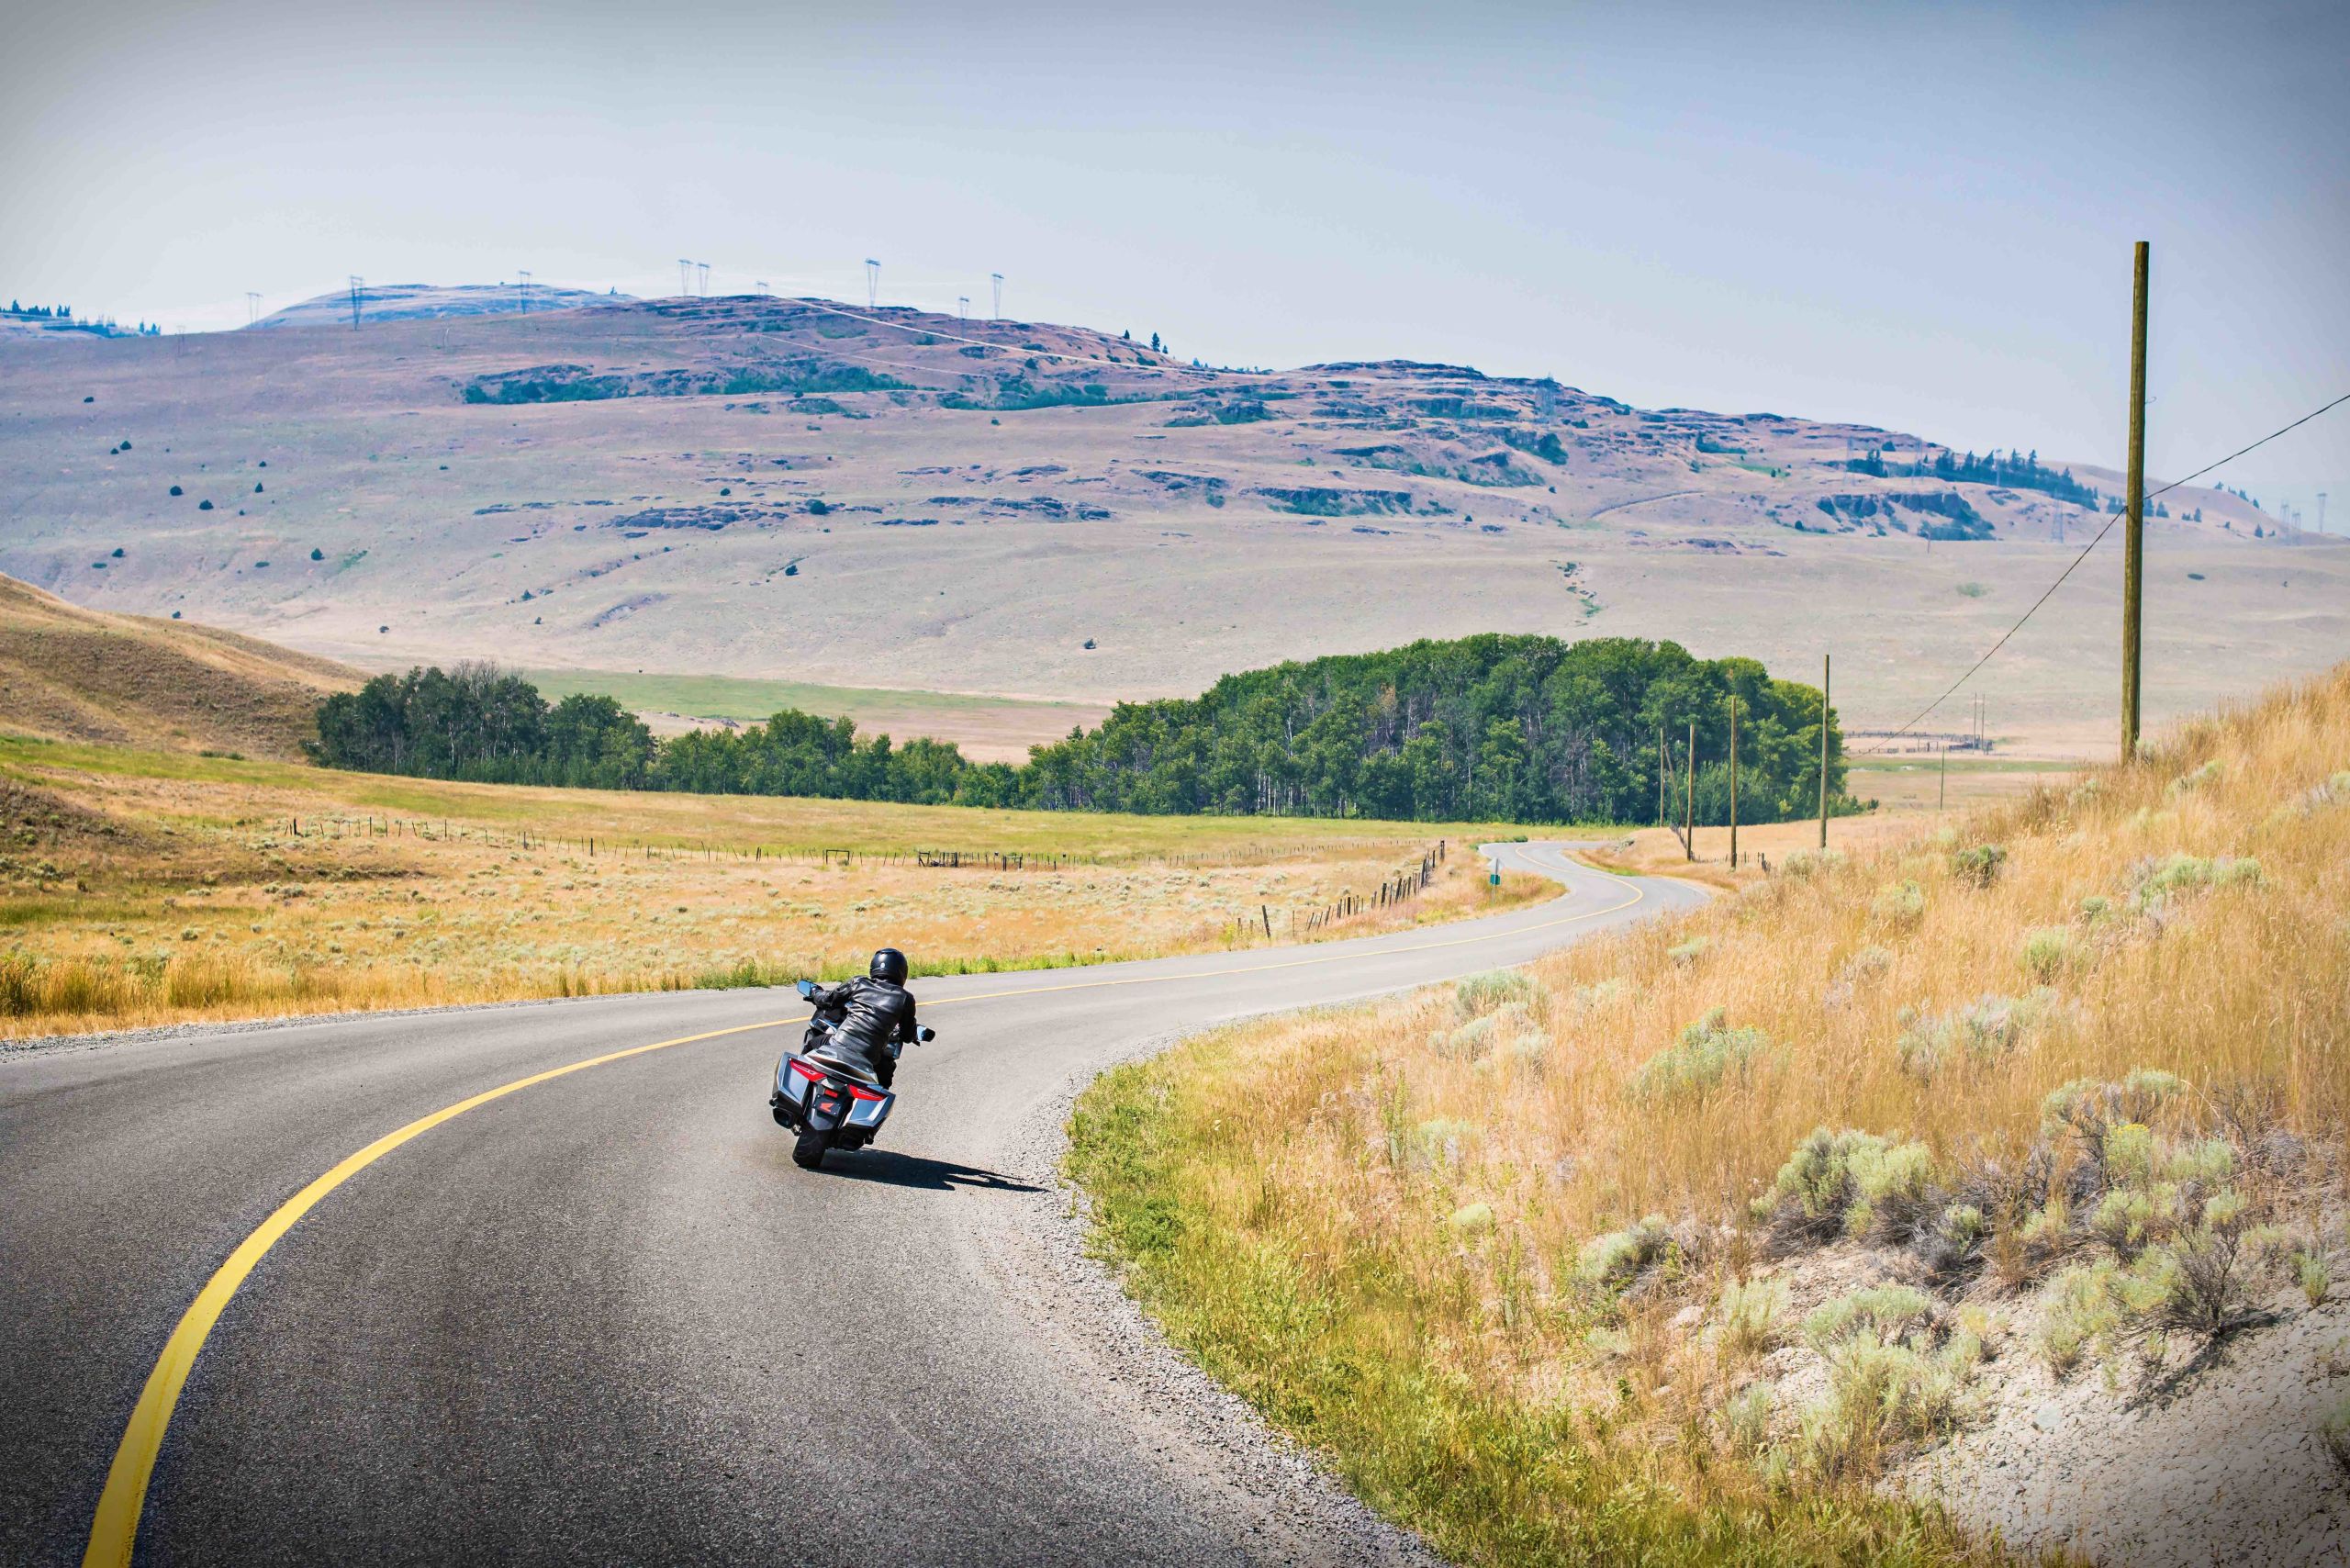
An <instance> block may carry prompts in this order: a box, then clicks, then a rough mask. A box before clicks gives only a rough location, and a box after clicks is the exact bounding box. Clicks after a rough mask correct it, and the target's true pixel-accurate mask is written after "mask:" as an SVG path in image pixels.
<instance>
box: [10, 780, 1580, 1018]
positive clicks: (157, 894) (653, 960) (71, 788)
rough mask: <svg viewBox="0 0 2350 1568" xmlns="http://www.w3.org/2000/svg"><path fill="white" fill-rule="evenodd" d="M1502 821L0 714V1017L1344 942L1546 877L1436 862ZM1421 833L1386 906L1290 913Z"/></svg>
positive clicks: (1366, 891) (1515, 899) (595, 987)
mask: <svg viewBox="0 0 2350 1568" xmlns="http://www.w3.org/2000/svg"><path fill="white" fill-rule="evenodd" d="M1503 831H1507V830H1496V829H1492V828H1486V829H1482V830H1481V829H1479V828H1476V827H1473V826H1467V827H1464V826H1462V825H1460V824H1433V823H1365V822H1348V823H1332V822H1302V821H1279V822H1267V821H1262V820H1257V819H1234V818H1223V817H1186V818H1170V817H1121V816H1113V815H1108V814H1102V813H1084V814H1078V813H1070V812H996V811H980V810H976V809H973V808H969V807H962V806H938V807H921V806H897V805H878V804H865V803H858V802H851V801H806V800H788V799H777V798H770V797H744V796H697V795H645V794H619V793H608V792H602V791H597V790H541V789H523V788H514V787H509V786H500V785H488V784H451V783H442V782H437V781H434V780H430V779H417V778H379V777H374V776H369V775H364V774H348V773H337V772H332V771H330V770H326V769H321V768H314V767H298V766H292V765H288V764H285V763H269V762H260V761H252V760H236V759H231V758H227V757H218V756H195V755H191V754H186V753H162V752H139V751H131V750H126V749H123V748H119V747H110V746H95V745H69V744H61V743H54V742H42V741H33V740H26V739H19V738H12V737H6V736H0V1037H5V1036H17V1035H39V1034H49V1033H55V1032H59V1031H64V1030H73V1029H87V1028H98V1027H106V1026H110V1025H127V1024H144V1023H160V1022H166V1021H171V1020H175V1019H184V1018H222V1017H240V1016H263V1015H269V1014H286V1013H308V1012H321V1011H331V1010H335V1009H341V1008H368V1007H395V1006H412V1005H418V1004H421V1003H428V1002H488V1001H499V1000H510V999H520V998H528V997H538V996H561V995H572V994H578V993H582V992H598V991H621V990H643V989H648V988H664V987H667V988H675V987H683V986H710V985H745V984H765V983H770V982H774V981H778V980H785V979H789V978H790V977H792V976H794V975H799V974H823V975H828V976H831V975H838V974H841V973H845V972H848V971H850V970H852V969H857V968H860V967H861V966H862V964H863V962H864V957H865V955H866V954H867V953H869V952H870V951H871V950H872V949H873V948H874V947H876V946H879V945H881V944H883V943H885V942H888V943H894V944H896V945H898V946H902V947H904V948H906V949H907V950H908V951H909V952H910V953H911V954H912V957H913V959H914V962H915V966H916V971H917V972H918V973H925V974H934V973H941V972H955V971H959V970H968V969H982V970H984V969H998V968H1026V967H1034V966H1054V965H1068V964H1086V963H1095V962H1099V961H1101V960H1103V959H1106V958H1139V957H1149V956H1156V955H1159V954H1166V953H1181V952H1194V951H1202V950H1211V949H1220V948H1224V947H1230V946H1264V945H1266V944H1267V943H1268V942H1270V941H1283V942H1287V941H1303V940H1318V939H1323V938H1326V937H1337V936H1349V935H1364V934H1367V933H1370V932H1373V931H1379V930H1384V929H1392V928H1397V927H1404V926H1410V925H1414V924H1420V923H1423V922H1434V921H1441V920H1447V919H1451V918H1455V917H1458V916H1460V915H1463V914H1471V913H1482V912H1483V911H1484V910H1487V909H1490V908H1495V907H1504V906H1507V905H1510V904H1516V903H1519V902H1526V901H1527V900H1531V899H1539V898H1543V897H1547V896H1549V893H1550V884H1548V883H1547V882H1543V881H1541V880H1540V879H1535V878H1515V877H1513V878H1511V879H1507V880H1506V881H1505V883H1504V885H1503V886H1502V887H1501V888H1500V889H1498V890H1492V889H1488V888H1487V887H1486V885H1485V880H1484V875H1483V871H1484V868H1483V862H1481V861H1479V860H1478V859H1477V858H1476V857H1475V856H1474V855H1473V854H1464V853H1462V850H1463V846H1464V845H1467V844H1471V843H1473V842H1475V841H1477V840H1478V839H1479V838H1480V837H1481V836H1485V835H1491V834H1494V833H1496V832H1503ZM1439 838H1443V839H1447V840H1448V841H1449V843H1448V850H1449V853H1448V855H1447V857H1446V858H1445V859H1444V860H1443V861H1441V862H1440V863H1439V865H1438V868H1437V870H1438V875H1437V876H1436V877H1435V878H1434V879H1433V880H1432V881H1431V882H1430V883H1429V885H1428V886H1427V887H1426V888H1424V889H1421V890H1417V891H1416V894H1415V895H1414V896H1413V897H1411V898H1409V899H1407V900H1404V901H1402V902H1394V903H1391V904H1387V905H1384V906H1381V905H1377V904H1373V905H1371V907H1369V908H1364V909H1360V910H1359V911H1357V910H1354V909H1352V907H1351V906H1350V907H1349V912H1348V913H1347V914H1345V915H1344V916H1342V917H1340V918H1336V919H1324V918H1320V917H1321V916H1322V915H1323V913H1324V912H1326V911H1327V910H1328V909H1329V908H1330V907H1331V906H1332V905H1333V904H1334V903H1336V902H1338V901H1339V900H1340V899H1341V898H1342V897H1344V896H1345V895H1347V894H1348V893H1352V894H1354V895H1355V896H1356V897H1357V898H1358V899H1367V898H1369V897H1370V896H1371V894H1372V893H1373V892H1374V891H1375V890H1377V889H1378V888H1379V887H1380V886H1381V884H1382V883H1383V882H1385V881H1387V880H1388V879H1391V878H1393V877H1394V876H1395V875H1396V874H1397V873H1398V872H1399V871H1401V870H1403V869H1404V868H1407V867H1411V868H1416V866H1417V865H1418V863H1419V861H1420V857H1421V856H1422V855H1423V854H1424V853H1426V852H1427V850H1429V849H1431V848H1433V847H1435V846H1436V845H1437V843H1438V839H1439ZM926 852H927V853H926ZM925 860H927V861H928V862H929V863H928V864H925V863H924V861H925ZM1269 926H1270V930H1268V927H1269Z"/></svg>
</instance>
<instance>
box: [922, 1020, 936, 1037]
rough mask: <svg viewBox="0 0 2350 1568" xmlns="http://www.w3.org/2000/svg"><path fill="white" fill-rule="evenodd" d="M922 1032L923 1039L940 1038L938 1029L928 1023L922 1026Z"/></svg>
mask: <svg viewBox="0 0 2350 1568" xmlns="http://www.w3.org/2000/svg"><path fill="white" fill-rule="evenodd" d="M921 1033H922V1037H923V1039H925V1040H934V1039H936V1038H938V1031H937V1030H935V1029H934V1028H932V1027H931V1026H930V1025H927V1024H925V1025H923V1026H922V1031H921Z"/></svg>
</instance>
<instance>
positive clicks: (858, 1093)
mask: <svg viewBox="0 0 2350 1568" xmlns="http://www.w3.org/2000/svg"><path fill="white" fill-rule="evenodd" d="M848 1095H849V1098H850V1099H852V1100H865V1101H875V1100H887V1099H888V1098H889V1096H888V1095H887V1094H884V1093H882V1092H881V1091H879V1090H878V1089H859V1088H858V1087H857V1086H856V1084H854V1083H852V1084H850V1085H849V1086H848Z"/></svg>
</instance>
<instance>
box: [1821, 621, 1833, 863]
mask: <svg viewBox="0 0 2350 1568" xmlns="http://www.w3.org/2000/svg"><path fill="white" fill-rule="evenodd" d="M1829 661H1830V655H1826V654H1822V655H1819V847H1820V848H1822V849H1825V848H1827V847H1828V672H1829V668H1830V662H1829Z"/></svg>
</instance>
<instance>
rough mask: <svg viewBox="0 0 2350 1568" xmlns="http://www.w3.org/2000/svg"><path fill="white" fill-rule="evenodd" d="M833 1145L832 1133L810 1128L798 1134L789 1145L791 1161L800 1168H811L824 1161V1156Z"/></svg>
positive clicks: (813, 1168)
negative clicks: (794, 1140)
mask: <svg viewBox="0 0 2350 1568" xmlns="http://www.w3.org/2000/svg"><path fill="white" fill-rule="evenodd" d="M832 1147H833V1135H832V1134H831V1133H829V1132H821V1133H820V1132H817V1131H815V1130H813V1129H812V1128H811V1129H810V1130H809V1131H807V1132H803V1133H801V1134H800V1137H799V1139H798V1141H796V1142H795V1143H793V1144H792V1146H791V1162H792V1163H793V1164H794V1165H797V1166H799V1167H800V1169H801V1170H815V1169H816V1168H817V1167H818V1166H820V1165H822V1164H823V1163H824V1156H825V1155H826V1154H827V1153H828V1152H830V1151H831V1149H832Z"/></svg>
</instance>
